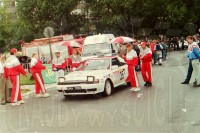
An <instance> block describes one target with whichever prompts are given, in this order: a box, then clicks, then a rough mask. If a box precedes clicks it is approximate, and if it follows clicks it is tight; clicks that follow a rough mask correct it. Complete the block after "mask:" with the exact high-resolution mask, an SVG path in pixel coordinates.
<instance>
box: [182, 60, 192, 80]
mask: <svg viewBox="0 0 200 133" xmlns="http://www.w3.org/2000/svg"><path fill="white" fill-rule="evenodd" d="M192 72H193V67H192V62H191V60H190V61H189V66H188V72H187V76H186V79H185V81H183V82H182V83H181V84H189V82H190V79H191V77H192Z"/></svg>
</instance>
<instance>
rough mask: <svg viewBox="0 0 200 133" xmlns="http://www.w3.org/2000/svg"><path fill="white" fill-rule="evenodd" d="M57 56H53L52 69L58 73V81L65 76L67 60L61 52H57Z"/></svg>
mask: <svg viewBox="0 0 200 133" xmlns="http://www.w3.org/2000/svg"><path fill="white" fill-rule="evenodd" d="M55 54H56V57H55V58H53V61H52V69H53V71H54V72H55V74H56V80H57V81H58V78H60V77H64V74H65V68H66V62H65V60H64V58H63V57H61V56H60V52H58V51H57V52H55Z"/></svg>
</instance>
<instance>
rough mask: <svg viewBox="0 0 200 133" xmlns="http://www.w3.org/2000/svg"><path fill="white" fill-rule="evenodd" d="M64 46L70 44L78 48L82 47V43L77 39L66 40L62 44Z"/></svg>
mask: <svg viewBox="0 0 200 133" xmlns="http://www.w3.org/2000/svg"><path fill="white" fill-rule="evenodd" d="M62 46H70V47H76V48H80V47H82V45H81V44H80V43H78V42H76V41H67V42H64V43H63V44H62Z"/></svg>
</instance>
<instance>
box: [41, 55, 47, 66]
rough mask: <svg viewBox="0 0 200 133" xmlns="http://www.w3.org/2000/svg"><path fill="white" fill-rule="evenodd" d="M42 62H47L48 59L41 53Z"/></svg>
mask: <svg viewBox="0 0 200 133" xmlns="http://www.w3.org/2000/svg"><path fill="white" fill-rule="evenodd" d="M41 60H42V64H47V59H46V57H45V55H44V54H42V55H41Z"/></svg>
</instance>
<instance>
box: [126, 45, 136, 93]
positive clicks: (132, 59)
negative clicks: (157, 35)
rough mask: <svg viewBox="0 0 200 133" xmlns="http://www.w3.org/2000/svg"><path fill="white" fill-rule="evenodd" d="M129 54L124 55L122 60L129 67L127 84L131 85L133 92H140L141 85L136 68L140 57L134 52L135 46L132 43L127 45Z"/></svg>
mask: <svg viewBox="0 0 200 133" xmlns="http://www.w3.org/2000/svg"><path fill="white" fill-rule="evenodd" d="M126 49H127V54H126V56H125V55H122V58H123V59H124V61H125V62H126V63H127V65H128V77H127V79H126V82H130V83H131V86H132V88H131V91H140V85H139V80H138V76H137V73H136V71H135V67H136V66H137V65H138V57H137V53H136V51H135V50H133V45H132V44H130V43H127V44H126Z"/></svg>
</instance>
